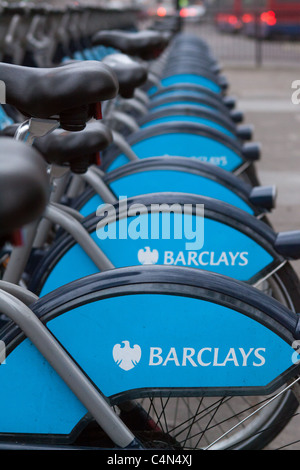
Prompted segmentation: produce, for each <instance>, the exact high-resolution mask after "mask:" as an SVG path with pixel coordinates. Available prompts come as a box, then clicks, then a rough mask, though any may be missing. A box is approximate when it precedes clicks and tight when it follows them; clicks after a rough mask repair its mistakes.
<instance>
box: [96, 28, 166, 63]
mask: <svg viewBox="0 0 300 470" xmlns="http://www.w3.org/2000/svg"><path fill="white" fill-rule="evenodd" d="M169 41H170V35H168V34H164V33H163V32H159V31H150V30H145V31H138V32H137V33H132V32H128V31H121V30H111V31H110V30H107V31H106V30H105V31H99V32H98V33H96V34H95V35H94V36H93V37H92V43H93V44H94V45H102V46H107V47H113V48H115V49H117V50H118V51H121V52H123V53H124V54H127V55H130V56H137V57H140V58H141V59H144V60H151V59H155V58H156V57H158V56H159V55H160V54H161V52H162V51H163V50H164V49H165V48H166V47H167V45H168V43H169Z"/></svg>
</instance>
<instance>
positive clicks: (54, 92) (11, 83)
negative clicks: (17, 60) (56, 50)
mask: <svg viewBox="0 0 300 470" xmlns="http://www.w3.org/2000/svg"><path fill="white" fill-rule="evenodd" d="M0 80H3V81H4V83H5V85H6V101H7V103H8V104H11V105H13V106H15V108H17V109H18V110H19V111H20V112H21V113H23V114H24V115H25V116H30V117H35V118H41V119H49V118H54V119H58V120H59V121H60V125H61V127H62V128H63V129H65V130H69V131H79V130H82V129H84V127H85V124H86V122H87V121H88V120H89V118H90V117H91V115H93V113H94V112H95V111H94V110H95V104H96V103H99V102H101V101H104V100H109V99H112V98H114V97H115V96H116V95H117V93H118V80H117V77H116V75H115V73H114V72H113V71H112V70H111V69H109V67H108V66H107V65H105V64H102V63H101V62H98V61H85V62H84V63H83V62H77V63H71V64H67V65H63V66H61V67H53V68H33V67H23V66H19V65H11V64H6V63H0Z"/></svg>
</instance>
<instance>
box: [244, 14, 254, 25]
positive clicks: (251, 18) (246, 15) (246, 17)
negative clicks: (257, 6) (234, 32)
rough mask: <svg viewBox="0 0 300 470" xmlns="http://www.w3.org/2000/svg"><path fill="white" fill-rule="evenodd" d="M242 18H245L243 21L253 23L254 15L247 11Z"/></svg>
mask: <svg viewBox="0 0 300 470" xmlns="http://www.w3.org/2000/svg"><path fill="white" fill-rule="evenodd" d="M242 20H243V23H251V21H253V20H254V16H253V15H250V13H245V14H244V15H243V18H242Z"/></svg>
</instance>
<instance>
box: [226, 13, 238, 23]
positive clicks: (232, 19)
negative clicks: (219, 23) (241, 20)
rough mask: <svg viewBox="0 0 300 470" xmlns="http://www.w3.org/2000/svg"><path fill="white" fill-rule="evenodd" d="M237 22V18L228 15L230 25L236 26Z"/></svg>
mask: <svg viewBox="0 0 300 470" xmlns="http://www.w3.org/2000/svg"><path fill="white" fill-rule="evenodd" d="M237 21H238V19H237V17H236V16H234V15H230V16H229V18H228V22H229V23H230V24H232V25H236V24H237Z"/></svg>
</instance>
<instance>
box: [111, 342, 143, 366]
mask: <svg viewBox="0 0 300 470" xmlns="http://www.w3.org/2000/svg"><path fill="white" fill-rule="evenodd" d="M122 344H123V345H124V346H121V344H115V346H114V347H113V358H114V360H115V362H116V363H117V365H118V366H119V367H121V369H123V370H126V371H127V370H130V369H133V368H134V367H135V366H136V365H137V364H138V363H139V362H140V359H141V355H142V351H141V348H140V347H139V345H138V344H135V345H134V346H133V348H131V347H130V343H129V341H122Z"/></svg>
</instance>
